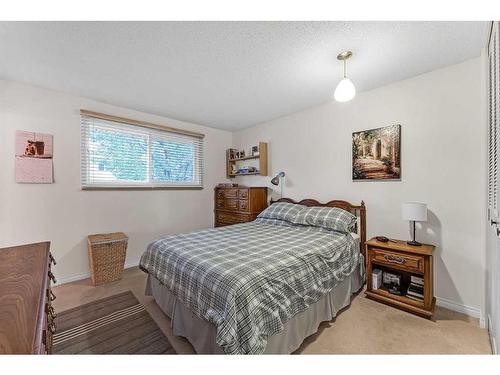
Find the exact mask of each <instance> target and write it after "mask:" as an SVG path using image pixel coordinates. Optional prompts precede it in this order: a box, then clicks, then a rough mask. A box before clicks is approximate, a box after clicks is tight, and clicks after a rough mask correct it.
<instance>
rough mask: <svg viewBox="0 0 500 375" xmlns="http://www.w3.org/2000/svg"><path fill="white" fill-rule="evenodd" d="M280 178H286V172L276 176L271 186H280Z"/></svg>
mask: <svg viewBox="0 0 500 375" xmlns="http://www.w3.org/2000/svg"><path fill="white" fill-rule="evenodd" d="M280 177H285V172H279V173H278V174H277V175H276V176H274V177H273V179H272V180H271V184H273V185H276V186H278V185H279V184H280Z"/></svg>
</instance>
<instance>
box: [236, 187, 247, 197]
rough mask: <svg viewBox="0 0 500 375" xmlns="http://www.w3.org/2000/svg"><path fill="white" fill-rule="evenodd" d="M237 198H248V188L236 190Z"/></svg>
mask: <svg viewBox="0 0 500 375" xmlns="http://www.w3.org/2000/svg"><path fill="white" fill-rule="evenodd" d="M238 198H240V199H248V189H240V190H238Z"/></svg>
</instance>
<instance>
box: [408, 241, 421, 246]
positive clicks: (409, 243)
mask: <svg viewBox="0 0 500 375" xmlns="http://www.w3.org/2000/svg"><path fill="white" fill-rule="evenodd" d="M406 243H407V244H408V245H410V246H422V244H421V243H420V242H417V241H406Z"/></svg>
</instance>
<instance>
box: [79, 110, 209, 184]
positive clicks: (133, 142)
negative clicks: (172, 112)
mask: <svg viewBox="0 0 500 375" xmlns="http://www.w3.org/2000/svg"><path fill="white" fill-rule="evenodd" d="M80 116H81V186H82V189H89V188H202V187H203V135H201V134H200V135H197V134H196V133H192V134H190V132H183V131H182V130H177V129H170V128H162V127H161V126H158V125H153V124H150V125H151V126H148V125H144V124H146V123H142V122H135V121H134V120H130V121H129V123H127V121H126V119H122V118H116V119H117V120H116V121H114V120H113V117H112V116H107V115H102V116H97V115H89V114H87V111H82V112H81V115H80Z"/></svg>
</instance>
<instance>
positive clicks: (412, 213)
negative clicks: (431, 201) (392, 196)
mask: <svg viewBox="0 0 500 375" xmlns="http://www.w3.org/2000/svg"><path fill="white" fill-rule="evenodd" d="M401 216H402V218H403V220H408V221H412V222H413V238H412V240H411V241H408V242H407V244H408V245H411V246H422V244H421V243H420V242H417V241H416V240H415V222H416V221H427V204H425V203H417V202H406V203H403V204H402V205H401Z"/></svg>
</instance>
